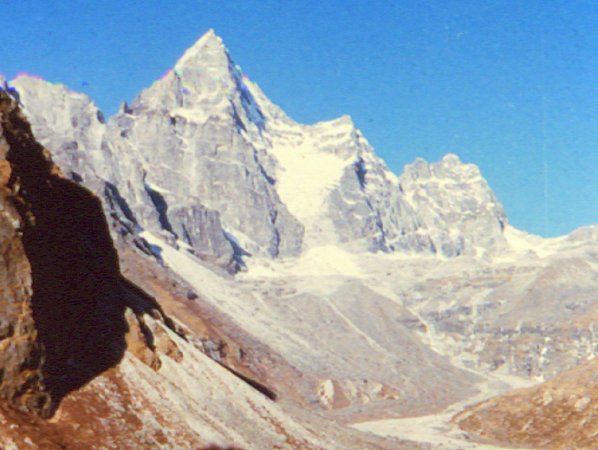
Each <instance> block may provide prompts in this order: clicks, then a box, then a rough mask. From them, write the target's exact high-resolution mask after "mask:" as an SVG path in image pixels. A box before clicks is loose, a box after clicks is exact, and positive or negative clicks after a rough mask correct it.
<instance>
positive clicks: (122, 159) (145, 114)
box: [11, 31, 506, 267]
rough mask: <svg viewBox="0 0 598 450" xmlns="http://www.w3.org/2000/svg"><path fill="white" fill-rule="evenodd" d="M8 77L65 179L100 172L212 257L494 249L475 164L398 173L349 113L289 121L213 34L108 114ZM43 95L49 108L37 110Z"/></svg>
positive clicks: (496, 210)
mask: <svg viewBox="0 0 598 450" xmlns="http://www.w3.org/2000/svg"><path fill="white" fill-rule="evenodd" d="M11 86H14V87H15V88H16V89H17V91H18V92H19V95H20V99H21V101H22V103H23V105H24V107H25V111H26V113H27V114H28V117H29V119H30V120H31V122H32V125H33V128H34V131H35V133H36V136H38V137H39V139H40V140H41V141H42V142H43V143H44V144H45V145H47V146H49V147H51V148H55V149H56V158H57V160H59V161H60V162H62V163H63V167H68V168H69V170H70V172H69V173H70V174H71V175H72V176H73V177H75V178H76V177H80V178H81V179H82V181H83V182H84V183H87V179H89V178H93V177H94V176H97V177H99V178H101V179H102V180H105V181H106V182H108V183H110V185H111V186H114V187H115V188H116V189H118V192H119V194H120V196H121V197H122V198H123V199H126V200H125V201H126V203H127V206H128V209H129V211H130V213H131V215H132V216H133V218H134V220H135V221H136V222H137V223H138V224H139V225H140V226H141V227H143V228H144V229H147V230H149V231H151V232H154V233H156V234H161V233H165V235H168V236H170V239H172V240H178V241H180V243H181V245H185V246H190V247H191V248H193V249H194V251H195V252H196V253H197V254H198V255H201V256H203V257H204V259H208V260H212V261H215V262H217V263H219V264H221V265H225V266H229V267H231V265H232V264H233V263H234V261H237V262H239V261H240V260H241V259H242V258H243V256H246V255H256V256H262V255H269V256H270V257H286V256H296V255H299V254H300V253H301V252H304V251H306V250H308V249H309V248H312V247H317V246H322V245H344V246H349V248H354V249H357V250H360V251H361V250H370V251H385V252H395V251H398V252H402V253H416V254H417V253H430V254H438V255H442V256H447V257H453V256H458V255H462V254H475V253H476V252H481V253H484V252H489V253H496V252H499V251H501V249H503V248H504V247H505V245H506V243H505V240H504V237H503V233H502V232H503V229H504V226H505V224H506V217H505V214H504V211H503V210H502V207H501V206H500V204H499V203H498V201H497V200H496V198H495V197H494V194H493V193H492V191H491V190H490V188H489V187H488V185H487V183H486V182H485V181H484V180H483V178H482V177H481V175H480V174H479V171H477V168H475V167H474V166H472V165H464V164H462V163H461V162H460V161H459V160H458V158H457V157H456V156H454V155H452V156H447V157H446V158H445V159H444V160H443V161H441V162H439V163H437V164H435V165H431V166H428V165H427V163H425V162H424V161H421V160H420V161H417V162H416V163H415V164H414V165H413V166H411V167H408V168H407V169H406V172H405V174H403V175H402V176H401V177H400V178H397V177H396V176H395V175H394V174H393V173H392V172H391V171H390V170H389V169H388V168H387V167H386V165H385V164H384V162H383V161H382V160H380V159H379V158H378V157H377V156H376V154H375V153H374V150H373V149H372V148H371V146H370V145H369V144H368V142H367V140H366V139H365V138H364V137H363V135H362V134H361V132H360V131H359V130H358V129H357V128H356V127H355V125H354V124H353V122H352V121H351V119H350V118H349V117H347V116H345V117H342V118H340V119H336V120H332V121H329V122H321V123H317V124H315V125H302V124H298V123H296V122H294V121H293V120H292V119H290V118H289V117H287V116H286V114H284V112H282V110H280V108H278V107H277V106H275V105H274V104H273V103H272V102H271V101H270V100H268V99H267V97H266V96H265V95H264V94H263V92H262V91H261V90H260V89H259V87H258V86H257V84H255V83H253V82H251V81H249V79H248V78H247V77H245V76H244V75H243V74H242V72H241V70H240V68H239V67H238V66H236V65H235V64H234V62H233V61H232V59H231V57H230V55H229V54H228V51H227V50H226V48H225V47H224V44H223V43H222V41H221V39H220V38H219V37H218V36H216V35H215V33H214V32H213V31H210V32H208V33H207V34H206V35H204V36H203V37H202V38H201V39H199V41H197V43H196V44H195V45H194V46H193V47H191V48H190V49H189V50H188V51H187V52H185V54H184V55H183V57H181V59H180V60H179V61H178V62H177V63H176V65H175V66H174V69H173V70H171V71H169V72H168V73H167V74H166V75H165V76H164V77H162V78H161V79H160V80H158V81H156V82H155V83H154V84H153V85H152V86H151V87H149V88H147V89H145V90H144V91H143V92H142V93H141V94H140V95H139V96H138V97H137V98H136V99H135V100H134V101H133V102H132V103H131V105H126V104H123V107H122V108H121V111H120V112H119V113H117V114H116V115H115V116H113V117H111V118H110V119H108V121H107V123H104V122H105V120H104V118H103V115H102V113H101V112H100V111H99V110H98V109H97V107H95V105H94V104H93V102H92V101H91V100H90V99H89V98H87V97H85V96H84V95H83V94H79V93H75V92H72V91H69V90H68V89H66V88H64V87H63V86H60V85H53V84H51V83H47V82H44V81H42V80H39V79H35V78H31V77H27V76H23V77H20V78H18V79H16V80H14V81H13V82H11ZM50 101H51V102H53V103H55V104H58V105H61V108H60V109H59V111H61V114H57V115H44V114H43V113H42V111H45V109H46V107H47V104H48V103H49V102H50ZM65 111H66V114H65ZM449 179H451V180H452V181H450V182H449V185H448V187H449V188H450V189H451V192H450V194H447V195H444V194H442V189H444V188H445V187H446V186H447V185H446V182H447V180H449ZM443 195H444V196H443ZM233 199H234V207H233V206H232V205H231V200H233ZM480 230H483V231H480Z"/></svg>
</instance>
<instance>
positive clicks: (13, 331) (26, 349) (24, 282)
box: [0, 92, 160, 416]
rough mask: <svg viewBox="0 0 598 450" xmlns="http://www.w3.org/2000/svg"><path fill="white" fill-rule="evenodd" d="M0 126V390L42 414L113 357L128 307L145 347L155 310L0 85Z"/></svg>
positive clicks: (93, 203) (100, 222)
mask: <svg viewBox="0 0 598 450" xmlns="http://www.w3.org/2000/svg"><path fill="white" fill-rule="evenodd" d="M0 127H1V129H0V130H1V138H0V139H1V140H0V158H1V162H0V169H1V175H2V177H1V180H0V181H1V185H0V205H1V211H0V212H1V215H0V236H1V237H2V239H1V243H0V248H1V250H2V261H1V264H0V285H1V286H2V290H3V302H2V303H0V345H1V346H2V347H3V348H2V350H3V351H2V352H1V356H0V375H1V376H0V383H1V384H0V395H2V397H4V398H6V399H8V400H9V401H10V402H11V403H12V404H13V405H15V406H17V407H18V408H20V409H24V410H27V411H31V412H35V413H37V414H39V415H41V416H50V415H51V414H52V413H53V411H54V410H55V409H56V407H57V406H58V404H59V402H60V401H61V399H62V398H64V396H65V395H66V394H68V393H69V392H71V391H73V390H75V389H78V388H80V387H81V386H83V385H85V384H86V383H87V382H89V381H90V380H92V379H93V378H94V377H95V376H97V375H98V374H100V373H102V372H103V371H105V370H106V369H108V368H110V367H113V366H115V365H116V364H118V362H119V361H120V360H121V358H122V356H123V354H124V352H125V349H126V348H127V344H126V341H125V335H126V333H127V332H128V331H129V329H130V327H131V325H133V326H135V325H136V324H135V323H134V322H135V320H131V318H130V316H131V315H129V323H128V322H127V318H126V317H127V316H126V314H125V313H126V311H127V310H128V309H130V310H131V311H132V312H133V318H135V317H136V318H137V319H138V324H139V326H141V328H142V330H141V331H142V333H140V334H141V336H142V339H143V340H145V341H146V342H145V343H144V344H145V345H147V346H149V347H150V348H151V347H152V342H151V341H152V338H151V332H149V330H144V329H143V320H142V316H143V314H144V313H146V312H150V311H154V315H158V316H159V315H160V313H159V307H158V305H157V303H155V302H153V304H152V299H151V297H149V296H147V295H145V294H144V293H143V292H142V291H141V290H140V289H138V288H136V287H135V286H134V285H132V284H131V283H130V282H128V281H127V280H125V279H124V278H123V277H122V275H121V273H120V269H119V262H118V255H117V252H116V250H115V248H114V245H113V243H112V239H111V237H110V232H109V228H108V224H107V222H106V218H105V216H104V213H103V210H102V205H101V202H100V200H99V199H98V198H97V197H96V196H95V195H93V194H92V193H91V192H90V191H89V190H87V189H85V188H83V187H81V186H80V185H78V184H77V183H75V182H73V181H71V180H68V179H66V178H64V177H63V176H62V175H61V173H60V170H59V169H58V167H57V166H55V165H54V164H53V162H52V160H51V158H50V156H49V153H48V151H47V150H45V149H44V148H43V147H42V146H41V145H40V144H38V143H37V142H36V140H35V139H34V138H33V135H32V133H31V129H30V126H29V124H28V123H27V121H26V120H25V118H24V117H23V115H22V114H21V112H20V111H19V109H18V107H17V105H16V104H15V102H14V101H13V100H12V99H11V98H10V97H9V96H7V95H6V94H5V93H4V92H0ZM151 364H153V365H156V364H158V363H157V362H155V361H154V362H152V363H151Z"/></svg>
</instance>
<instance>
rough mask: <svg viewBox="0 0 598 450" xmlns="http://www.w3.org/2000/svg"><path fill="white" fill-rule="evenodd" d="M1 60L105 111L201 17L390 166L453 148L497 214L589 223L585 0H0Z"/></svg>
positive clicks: (592, 212) (597, 113) (270, 91)
mask: <svg viewBox="0 0 598 450" xmlns="http://www.w3.org/2000/svg"><path fill="white" fill-rule="evenodd" d="M0 5H1V6H2V10H1V12H2V19H1V20H2V23H1V28H0V36H1V37H2V45H1V46H0V72H3V73H5V74H6V75H7V76H8V77H13V76H14V75H15V74H16V73H18V72H20V71H26V72H31V73H35V74H38V75H40V76H42V77H44V78H46V79H48V80H50V81H53V82H62V83H64V84H66V85H67V86H69V87H71V88H72V89H75V90H79V91H83V92H86V93H87V94H89V95H90V96H91V97H92V98H93V99H94V100H95V101H96V102H97V103H98V104H99V106H100V107H101V108H102V109H103V110H104V112H105V113H106V114H112V113H114V112H115V111H116V109H117V105H118V103H119V102H120V101H121V100H125V99H126V100H131V99H132V98H133V97H134V96H135V95H136V94H137V93H138V92H139V91H140V90H141V89H142V88H144V87H146V86H148V85H149V84H151V83H152V81H154V80H155V79H157V78H159V76H160V75H162V74H163V73H164V72H165V71H166V70H167V69H169V68H171V67H172V66H173V65H174V62H175V61H176V60H177V58H178V57H179V56H180V55H181V54H182V53H183V51H184V50H185V49H186V48H187V47H189V46H191V45H192V44H193V43H194V42H195V40H196V39H197V38H199V37H200V36H201V35H202V34H203V33H204V32H206V31H207V30H208V29H209V28H214V29H215V30H216V32H217V33H218V34H219V35H220V36H221V37H222V38H223V40H224V42H225V44H226V45H227V47H228V48H229V50H230V53H231V55H232V57H233V59H234V60H235V61H236V62H237V63H238V64H240V65H241V66H242V68H243V70H244V72H245V73H246V74H248V75H249V76H250V78H251V79H253V80H254V81H257V82H258V83H259V84H260V86H261V87H262V89H263V90H264V91H265V92H266V94H267V95H268V96H269V97H270V98H271V99H272V100H273V101H274V102H275V103H277V104H279V105H280V106H282V107H283V109H285V110H286V111H287V112H288V114H289V115H290V116H291V117H293V118H294V119H296V120H298V121H301V122H306V123H309V122H315V121H318V120H325V119H331V118H334V117H337V116H340V115H342V114H350V115H351V116H352V117H353V119H354V121H355V122H356V124H357V126H358V127H359V128H361V129H362V130H363V132H364V134H365V136H366V137H367V138H368V140H369V141H370V142H371V143H372V145H373V146H374V147H375V148H376V150H377V151H378V153H379V154H380V155H381V156H382V157H383V158H384V159H385V160H386V161H387V163H388V164H389V166H390V167H391V168H392V169H393V170H394V171H395V172H399V173H400V172H401V171H402V169H403V166H404V165H405V164H407V163H410V162H412V161H413V160H414V159H415V158H416V157H417V156H421V157H423V158H425V159H427V160H432V161H433V160H437V159H439V158H441V157H442V155H443V154H444V153H447V152H455V153H457V154H459V155H460V156H461V158H462V159H463V160H464V161H467V162H473V163H475V164H477V165H479V166H480V168H481V169H482V173H483V174H484V175H485V177H486V178H487V179H488V181H489V183H490V186H491V187H492V188H493V189H494V190H495V191H496V193H497V195H498V198H499V199H500V201H501V202H502V203H503V204H504V206H505V208H506V210H507V213H508V215H509V219H510V221H511V223H512V224H514V225H515V226H517V227H520V228H523V229H525V230H527V231H530V232H533V233H537V234H541V235H545V236H553V235H557V234H562V233H566V232H569V231H571V230H572V229H574V228H576V227H578V226H580V225H584V224H590V223H596V222H598V2H597V1H595V0H587V1H583V0H552V1H551V0H544V1H541V0H509V1H507V0H505V1H501V0H494V1H486V0H471V1H466V0H427V1H426V0H411V1H392V0H388V1H376V0H370V1H349V0H344V1H341V0H336V1H269V0H259V1H226V0H221V1H216V0H213V1H205V0H204V1H202V0H196V1H191V0H172V1H152V0H144V1H126V0H119V1H114V0H103V1H96V2H94V1H76V0H71V1H60V0H55V1H45V0H38V1H33V0H18V1H17V0H4V1H2V0H0Z"/></svg>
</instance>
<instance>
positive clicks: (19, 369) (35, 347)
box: [0, 94, 47, 407]
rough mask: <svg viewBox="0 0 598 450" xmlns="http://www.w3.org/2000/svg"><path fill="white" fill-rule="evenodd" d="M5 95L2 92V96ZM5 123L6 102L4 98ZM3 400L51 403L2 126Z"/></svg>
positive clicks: (0, 270) (0, 393)
mask: <svg viewBox="0 0 598 450" xmlns="http://www.w3.org/2000/svg"><path fill="white" fill-rule="evenodd" d="M0 95H1V94H0ZM0 102H1V103H0V108H2V111H1V112H0V115H1V116H0V117H1V118H0V121H1V122H4V120H5V119H4V116H5V114H6V109H5V108H6V103H7V99H6V98H5V97H4V96H2V97H0ZM0 126H1V127H2V128H1V129H0V133H1V137H0V161H1V162H0V177H1V179H0V250H1V254H2V260H1V263H0V293H1V297H2V301H0V396H1V397H2V398H5V399H8V400H9V401H11V402H14V403H15V404H18V405H21V406H22V407H27V406H28V405H31V407H35V406H36V405H41V406H42V407H43V405H44V403H45V402H46V401H47V398H46V396H45V394H44V393H43V389H42V387H41V378H42V377H41V364H42V359H41V357H42V353H41V351H40V347H39V344H38V343H37V331H36V329H35V325H34V322H33V315H32V311H31V308H32V304H31V297H32V290H31V284H32V280H31V266H30V264H29V260H28V259H27V256H26V254H25V249H24V248H23V243H22V240H21V236H20V233H19V229H20V227H21V226H22V219H21V216H20V215H19V213H18V212H17V210H16V209H15V207H14V204H13V201H12V198H13V196H14V192H13V190H12V189H11V188H10V187H9V179H10V176H11V172H12V170H11V167H10V164H9V163H8V162H7V161H6V155H7V153H8V151H9V146H8V144H7V142H6V139H5V136H4V125H3V123H2V125H0Z"/></svg>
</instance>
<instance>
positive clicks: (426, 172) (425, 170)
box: [400, 154, 507, 257]
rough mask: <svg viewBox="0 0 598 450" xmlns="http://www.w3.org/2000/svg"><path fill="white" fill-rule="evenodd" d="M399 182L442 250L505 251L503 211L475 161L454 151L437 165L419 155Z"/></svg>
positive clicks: (454, 252)
mask: <svg viewBox="0 0 598 450" xmlns="http://www.w3.org/2000/svg"><path fill="white" fill-rule="evenodd" d="M400 185H401V188H402V190H403V191H404V192H405V193H406V195H407V197H408V199H409V203H410V204H411V206H412V207H413V209H414V210H415V211H417V214H418V216H419V217H420V220H421V222H422V224H424V225H425V233H427V234H428V235H429V236H430V238H431V240H432V242H433V244H434V247H435V248H436V249H437V251H438V253H440V254H443V255H445V256H449V257H450V256H459V255H462V254H472V255H475V254H476V253H480V254H483V253H485V252H487V253H494V254H496V253H499V252H500V251H501V250H505V248H506V241H505V238H504V236H503V231H504V229H505V226H506V223H507V218H506V215H505V212H504V210H503V207H502V205H501V204H500V203H498V201H497V200H496V197H495V196H494V193H493V192H492V190H491V189H490V188H489V187H488V183H486V180H484V178H483V177H482V175H481V174H480V171H479V169H478V168H477V167H476V166H475V165H473V164H463V163H462V162H461V161H460V160H459V158H458V157H457V156H456V155H453V154H449V155H447V156H445V157H444V158H443V159H442V161H440V162H438V163H435V164H428V163H426V162H425V161H424V160H421V159H418V160H417V161H416V162H415V163H414V164H412V165H410V166H407V167H406V168H405V173H404V174H403V175H402V176H401V177H400Z"/></svg>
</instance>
